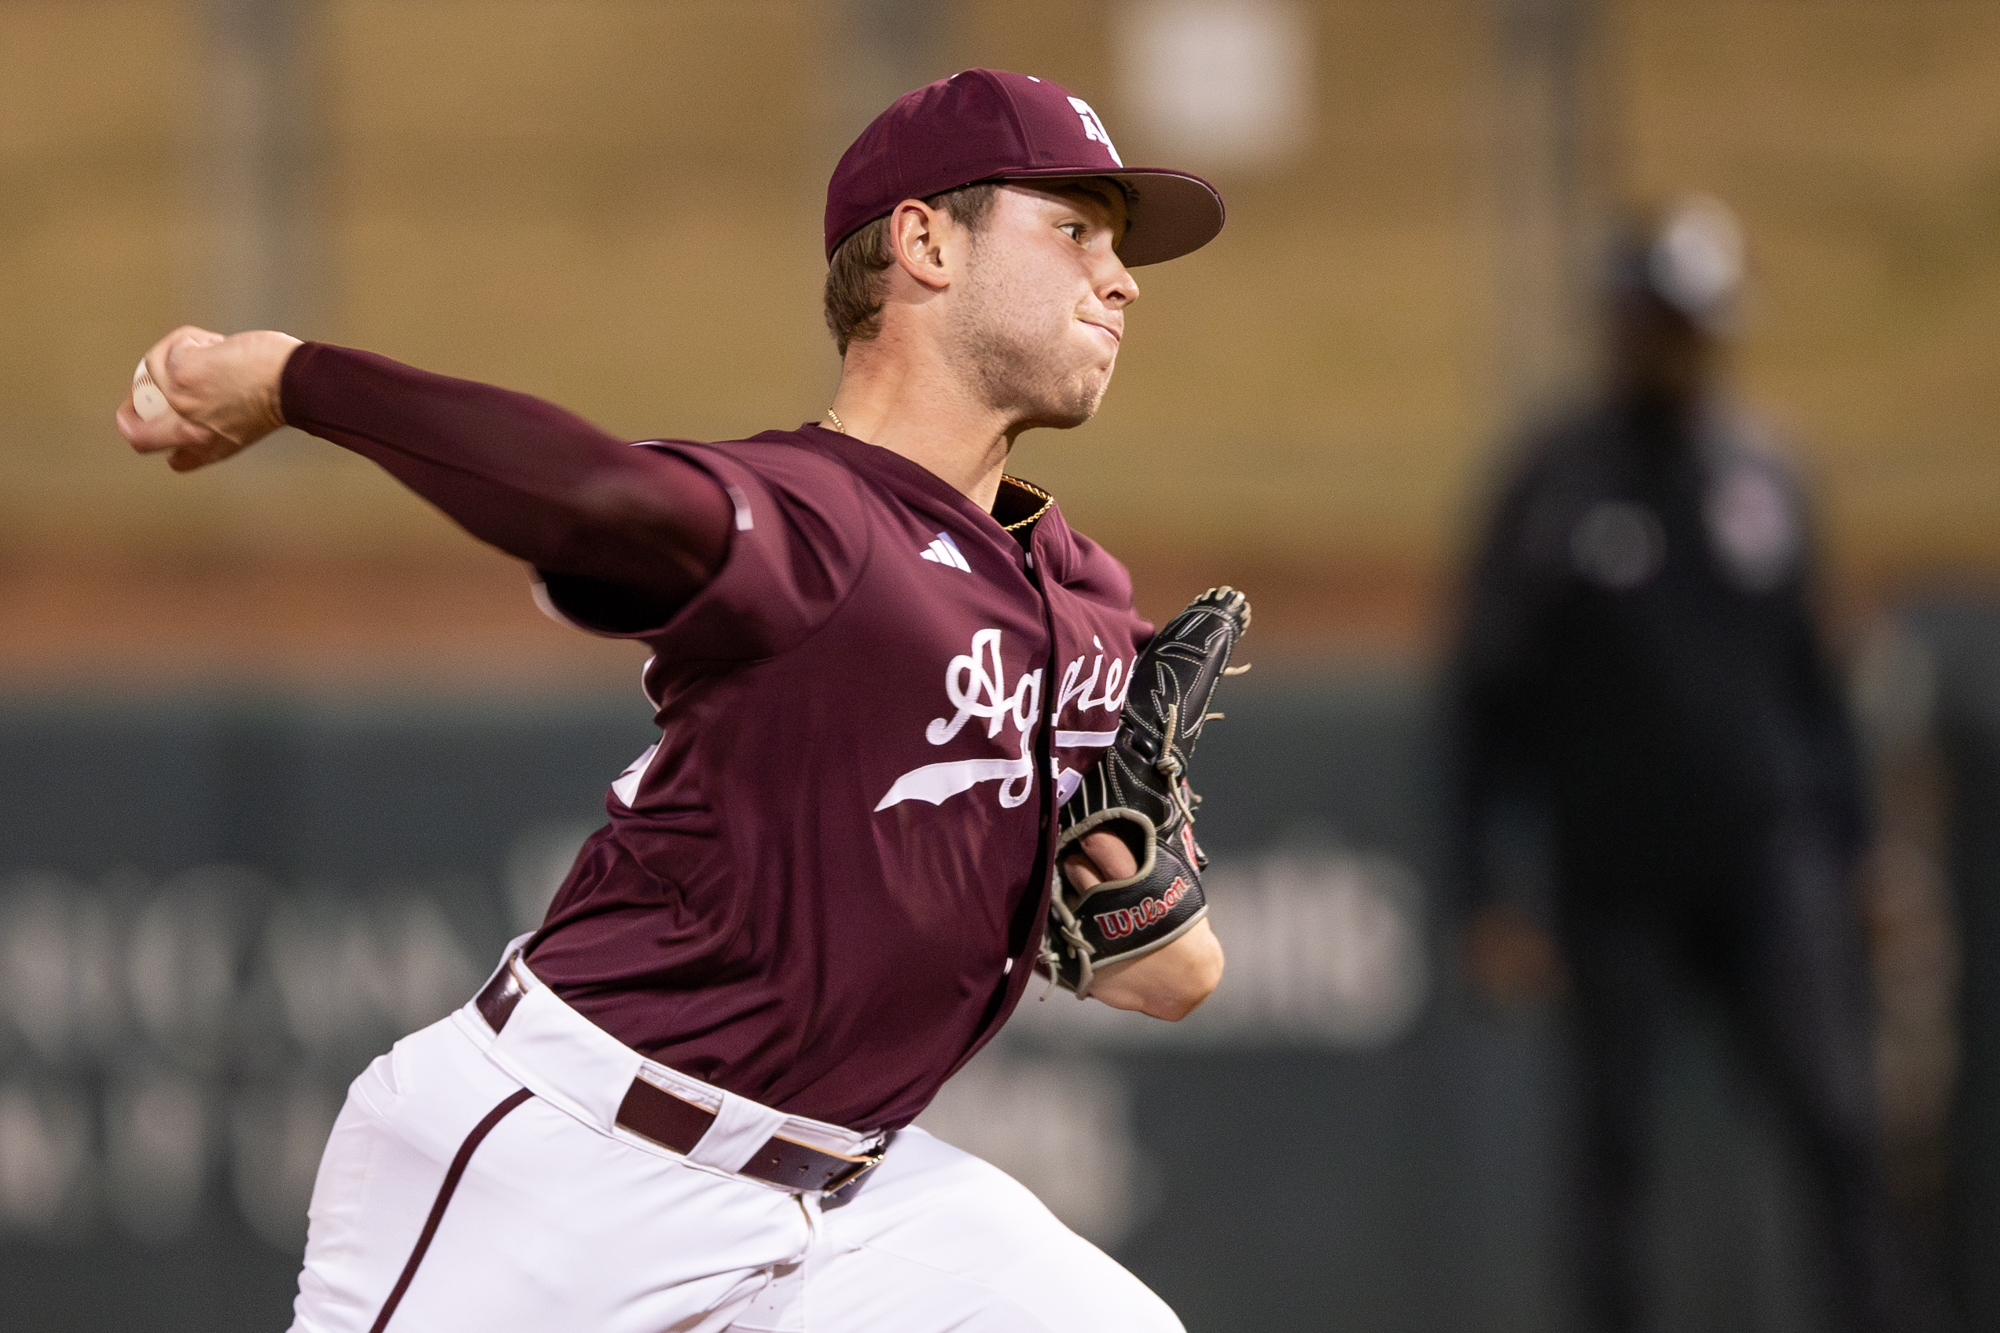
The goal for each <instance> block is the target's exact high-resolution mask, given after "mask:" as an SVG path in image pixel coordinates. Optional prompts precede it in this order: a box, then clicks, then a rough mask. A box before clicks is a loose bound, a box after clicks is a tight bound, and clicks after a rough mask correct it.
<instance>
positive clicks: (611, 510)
mask: <svg viewBox="0 0 2000 1333" xmlns="http://www.w3.org/2000/svg"><path fill="white" fill-rule="evenodd" d="M281 394H282V406H283V410H284V414H285V420H286V422H287V423H289V424H290V425H293V426H296V427H298V428H299V429H300V430H303V431H307V432H310V433H311V434H313V435H317V436H319V437H321V438H322V439H326V440H331V441H332V442H333V443H335V444H338V445H341V446H343V447H345V448H348V449H352V450H353V451H354V452H356V453H358V454H361V455H363V456H365V457H367V458H371V459H373V460H374V461H375V462H376V463H378V464H380V465H381V466H382V467H383V468H384V469H386V470H387V471H388V472H389V473H390V474H392V475H393V476H395V477H396V478H397V480H399V481H401V482H402V483H403V484H404V485H406V486H408V487H409V488H410V489H411V490H413V491H415V492H416V493H417V494H419V495H421V496H423V497H424V498H425V499H426V500H429V501H430V502H431V503H432V504H434V505H436V506H437V507H438V508H439V509H442V510H443V511H444V512H445V513H446V514H448V515H450V517H451V518H452V519H453V520H454V521H456V522H457V523H458V524H459V525H460V526H461V527H463V528H464V529H465V530H466V531H467V532H470V533H471V534H472V535H473V536H475V537H477V538H479V539H480V540H481V541H484V542H488V543H491V544H492V545H494V546H497V547H499V548H500V549H501V550H503V551H506V552H508V553H510V554H512V555H516V556H519V557H520V558H521V559H523V560H526V561H529V562H530V563H532V564H533V565H534V566H535V567H536V568H538V569H540V570H542V571H543V572H544V573H547V574H556V575H565V576H569V577H570V578H574V579H587V580H595V581H598V582H601V583H603V584H606V585H610V587H612V588H615V589H616V590H617V591H618V592H619V594H620V595H621V600H623V601H624V602H625V603H626V604H627V606H628V610H629V612H630V613H631V614H635V615H638V616H640V617H641V618H645V617H647V616H655V617H658V619H654V620H653V622H652V623H659V621H660V620H663V619H664V618H665V616H666V614H668V613H670V612H671V610H672V609H673V608H674V607H677V606H679V605H680V604H682V603H683V602H685V601H686V600H687V599H688V598H690V597H692V596H693V595H694V593H695V592H696V591H698V590H699V589H700V588H701V586H702V585H703V584H704V583H706V582H707V581H708V580H709V579H710V578H711V577H713V575H714V574H715V572H716V570H718V569H719V568H720V567H721V565H722V560H723V557H724V555H725V554H726V553H727V551H728V546H729V533H730V527H731V523H732V521H733V518H734V512H735V511H734V506H733V505H732V504H731V502H730V499H729V496H728V494H727V493H726V492H725V491H724V490H723V489H722V486H721V485H720V484H719V483H718V482H717V481H716V480H715V479H714V478H713V477H711V476H709V475H708V474H707V473H706V472H703V471H702V470H701V469H700V468H698V467H696V466H695V465H694V464H692V463H689V462H687V461H686V460H684V459H681V458H677V457H674V456H673V455H671V454H665V453H662V452H660V451H658V450H654V449H636V448H633V447H632V446H631V445H629V444H627V443H625V442H623V441H621V440H619V439H617V438H615V437H614V436H611V435H607V434H606V433H605V432H603V431H601V430H599V429H598V428H597V427H595V426H593V425H591V424H590V423H589V422H587V421H585V420H584V419H583V418H581V417H579V416H577V415H575V414H574V413H571V412H566V411H564V410H563V409H562V408H559V407H556V406H554V405H553V404H550V403H546V402H543V401H542V400H541V399H539V398H533V397H530V396H529V395H527V394H523V393H514V392H512V391H510V390H507V389H496V388H494V387H493V386H492V385H489V384H479V383H476V382H474V381H471V380H459V379H452V378H450V377H448V376H444V375H433V374H430V373H428V372H426V371H421V370H417V369H415V368H414V367H411V366H406V365H403V364H402V363H400V362H397V361H391V360H389V359H388V358H387V357H381V356H376V355H374V354H373V353H371V352H358V351H353V350H351V349H348V348H344V347H332V346H328V345H327V344H325V343H305V344H303V345H301V346H300V347H299V348H297V349H296V350H295V351H293V353H292V355H291V358H290V359H289V360H288V361H287V362H286V363H285V371H284V377H283V381H282V384H281Z"/></svg>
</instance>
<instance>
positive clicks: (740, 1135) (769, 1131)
mask: <svg viewBox="0 0 2000 1333" xmlns="http://www.w3.org/2000/svg"><path fill="white" fill-rule="evenodd" d="M788 1118H789V1117H787V1116H786V1115H785V1113H784V1112H783V1111H778V1110H773V1109H772V1108H771V1107H768V1106H763V1105H760V1104H759V1103H757V1102H753V1101H750V1100H748V1099H746V1098H743V1097H738V1096H737V1095H736V1094H735V1093H733V1092H724V1093H723V1094H722V1106H721V1109H719V1110H718V1111H717V1112H716V1115H715V1123H714V1124H712V1125H710V1126H709V1127H708V1132H707V1133H706V1134H703V1135H702V1136H701V1142H699V1143H697V1144H695V1145H694V1147H692V1148H690V1149H688V1154H687V1159H688V1160H689V1161H690V1162H695V1163H698V1164H700V1165H702V1166H712V1167H714V1168H715V1169H716V1170H718V1171H740V1170H741V1169H742V1168H743V1164H744V1163H746V1162H748V1161H749V1160H750V1158H751V1157H752V1155H754V1154H755V1153H756V1151H757V1150H758V1149H759V1148H762V1147H763V1146H764V1145H765V1144H766V1143H768V1142H769V1141H770V1139H771V1136H772V1135H773V1134H776V1133H777V1132H778V1130H779V1129H780V1128H781V1127H782V1126H783V1125H784V1123H785V1121H786V1120H787V1119H788Z"/></svg>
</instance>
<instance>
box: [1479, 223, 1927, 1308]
mask: <svg viewBox="0 0 2000 1333" xmlns="http://www.w3.org/2000/svg"><path fill="white" fill-rule="evenodd" d="M1725 217H1726V215H1725ZM1698 221H1699V219H1698ZM1709 221H1711V222H1712V221H1713V219H1712V218H1711V219H1709ZM1671 225H1672V224H1671V219H1670V220H1669V222H1668V223H1666V224H1662V226H1661V227H1660V229H1659V230H1658V231H1654V232H1649V233H1648V234H1646V235H1645V236H1644V237H1642V238H1641V239H1640V241H1639V242H1637V243H1635V244H1634V245H1633V247H1632V248H1631V249H1630V251H1629V252H1628V253H1626V254H1625V255H1624V256H1623V259H1622V263H1623V270H1622V273H1623V282H1622V284H1621V285H1620V287H1619V289H1618V290H1617V291H1616V293H1615V299H1614V312H1613V323H1614V325H1616V326H1617V342H1616V345H1617V352H1616V355H1615V357H1614V361H1615V363H1616V364H1615V365H1614V371H1613V376H1612V380H1613V387H1612V389H1611V390H1610V392H1608V393H1607V394H1606V395H1605V396H1604V397H1603V399H1602V400H1601V401H1599V402H1597V403H1595V404H1593V405H1591V406H1589V407H1587V408H1585V409H1584V410H1582V411H1580V412H1578V413H1576V414H1575V415H1574V416H1572V417H1571V418H1569V419H1568V420H1566V421H1564V422H1562V423H1561V424H1558V425H1557V426H1555V427H1554V428H1553V429H1550V430H1547V431H1546V432H1544V433H1543V434H1542V435H1540V436H1539V437H1538V438H1536V439H1534V440H1533V441H1531V443H1530V444H1529V446H1528V447H1527V449H1526V450H1525V452H1524V454H1523V456H1522V457H1521V458H1520V459H1519V460H1518V462H1517V464H1516V467H1515V470H1514V473H1513V475H1512V478H1511V480H1509V481H1508V483H1507V484H1506V485H1505V487H1504V489H1503V491H1502V493H1501V495H1500V497H1499V500H1498V504H1497V506H1496V508H1495V510H1494V514H1493V517H1492V519H1491V522H1490V527H1489V529H1488V531H1487V532H1486V534H1485V537H1484V541H1483V544H1482V545H1481V547H1480V549H1479V552H1478V555H1477V558H1476V561H1475V563H1474V565H1473V568H1472V573H1471V578H1470V583H1469V588H1468V590H1467V596H1466V603H1465V607H1464V620H1463V627H1462V638H1461V641H1460V643H1459V646H1458V651H1457V654H1456V657H1455V660H1454V663H1453V668H1452V675H1451V682H1452V683H1451V692H1452V707H1453V714H1454V736H1455V742H1456V746H1455V752H1456V759H1457V768H1456V777H1457V796H1458V799H1459V808H1460V814H1461V817H1462V828H1463V831H1464V833H1465V834H1466V835H1467V836H1466V842H1465V845H1466V850H1467V852H1468V855H1467V857H1466V862H1467V870H1468V875H1469V878H1470V880H1471V892H1472V896H1473V899H1474V903H1473V905H1474V907H1475V908H1478V907H1481V906H1482V905H1484V904H1485V900H1486V899H1488V898H1490V897H1491V896H1492V895H1493V893H1494V887H1493V883H1492V882H1493V881H1494V879H1495V878H1496V874H1495V868H1494V866H1493V865H1492V864H1490V863H1491V862H1492V860H1493V858H1492V856H1491V855H1490V854H1489V853H1488V852H1487V850H1486V849H1487V848H1488V847H1490V846H1491V845H1492V842H1493V837H1492V835H1493V833H1494V831H1495V829H1496V827H1498V826H1501V825H1503V824H1505V822H1506V821H1507V820H1508V819H1509V818H1510V816H1509V814H1508V812H1509V811H1514V812H1518V811H1521V810H1523V809H1527V810H1534V811H1538V812H1540V820H1541V822H1542V823H1543V824H1544V825H1545V827H1546V829H1547V832H1548V837H1547V838H1546V844H1547V848H1546V850H1547V857H1546V859H1547V862H1548V868H1549V870H1550V871H1551V872H1552V874H1551V876H1550V878H1551V880H1552V895H1551V896H1552V899H1553V902H1552V907H1553V919H1554V920H1553V924H1554V928H1555V937H1556V941H1555V942H1556V945H1557V948H1558V952H1559V954H1560V957H1561V959H1562V961H1563V964H1564V967H1565V970H1566V973H1567V976H1568V981H1569V985H1570V996H1569V999H1570V1010H1571V1014H1572V1017H1573V1030H1574V1035H1575V1038H1576V1051H1577V1072H1578V1077H1579V1084H1580V1092H1581V1109H1582V1113H1583V1114H1582V1120H1581V1125H1580V1136H1579V1141H1578V1143H1577V1145H1576V1146H1577V1153H1578V1165H1579V1167H1580V1171H1579V1197H1578V1199H1577V1204H1578V1207H1577V1215H1576V1217H1575V1219H1574V1220H1575V1222H1576V1224H1577V1234H1578V1240H1579V1243H1580V1244H1579V1248H1580V1256H1579V1257H1580V1270H1581V1271H1580V1273H1579V1277H1580V1278H1581V1281H1582V1286H1583V1292H1582V1295H1583V1298H1584V1314H1585V1317H1586V1323H1587V1326H1589V1327H1593V1328H1599V1329H1606V1330H1626V1329H1636V1328H1639V1327H1642V1326H1646V1325H1647V1324H1648V1323H1649V1320H1648V1319H1647V1318H1646V1317H1645V1314H1644V1299H1643V1284H1642V1280H1641V1276H1642V1269H1643V1267H1644V1265H1643V1257H1642V1256H1643V1250H1642V1244H1643V1235H1644V1207H1643V1205H1644V1198H1645V1194H1644V1190H1643V1188H1642V1187H1643V1184H1644V1175H1645V1155H1646V1154H1645V1151H1644V1149H1645V1145H1646V1142H1647V1139H1648V1135H1647V1132H1646V1124H1645V1118H1644V1114H1643V1112H1644V1109H1645V1106H1646V1103H1647V1100H1648V1097H1647V1094H1648V1087H1647V1083H1648V1075H1649V1072H1650V1069H1651V1067H1652V1064H1653V1056H1654V1049H1655V1044H1656V1040H1657V1034H1658V1028H1659V1018H1660V1014H1661V1011H1662V1009H1663V1008H1664V1006H1665V1004H1666V1002H1667V1000H1668V997H1669V995H1670V994H1671V987H1672V983H1673V981H1674V980H1676V979H1686V978H1689V977H1692V978H1694V979H1697V980H1698V981H1700V982H1701V983H1704V984H1706V985H1707V986H1708V987H1709V988H1710V989H1711V990H1712V991H1713V992H1715V993H1717V994H1718V995H1719V996H1720V997H1721V999H1722V1000H1723V1002H1724V1004H1725V1006H1726V1012H1727V1013H1728V1015H1729V1017H1730V1018H1731V1020H1732V1026H1733V1028H1734V1030H1735V1032H1736V1033H1737V1035H1739V1036H1741V1037H1742V1038H1744V1039H1745V1040H1746V1042H1747V1045H1748V1046H1749V1048H1750V1055H1751V1064H1752V1066H1753V1067H1754V1069H1755V1070H1756V1071H1757V1072H1758V1074H1759V1075H1760V1076H1764V1077H1765V1081H1766V1082H1767V1083H1768V1085H1769V1087H1770V1088H1771V1090H1772V1091H1773V1092H1774V1093H1775V1096H1776V1100H1777V1102H1778V1104H1779V1105H1780V1106H1781V1108H1782V1110H1783V1112H1784V1113H1785V1116H1786V1118H1787V1120H1788V1121H1789V1124H1790V1126H1791V1128H1792V1129H1793V1130H1794V1131H1795V1137H1796V1140H1797V1142H1798V1143H1799V1144H1800V1145H1801V1146H1802V1148H1803V1160H1804V1162H1805V1164H1806V1165H1807V1167H1808V1170H1809V1173H1810V1178H1811V1181H1812V1184H1813V1186H1814V1187H1815V1190H1816V1192H1817V1194H1818V1195H1819V1198H1818V1200H1817V1203H1818V1204H1819V1205H1821V1206H1820V1210H1819V1215H1820V1216H1821V1217H1822V1218H1823V1219H1824V1221H1825V1224H1826V1229H1825V1240H1826V1241H1827V1245H1826V1247H1825V1249H1824V1250H1823V1252H1822V1253H1823V1255H1824V1259H1825V1265H1824V1267H1825V1273H1826V1276H1827V1283H1826V1287H1827V1292H1828V1307H1829V1320H1830V1322H1829V1325H1828V1326H1830V1327H1841V1328H1855V1329H1860V1328H1871V1329H1872V1328H1879V1327H1887V1326H1891V1325H1892V1324H1893V1323H1894V1320H1895V1318H1896V1314H1895V1311H1896V1309H1897V1307H1898V1305H1899V1304H1900V1302H1899V1301H1898V1300H1897V1299H1896V1298H1895V1297H1894V1296H1892V1294H1891V1292H1890V1288H1891V1286H1892V1285H1895V1283H1893V1282H1892V1280H1891V1276H1890V1267H1891V1253H1890V1249H1891V1246H1890V1237H1889V1226H1888V1222H1887V1219H1886V1216H1885V1207H1886V1205H1885V1203H1884V1196H1883V1193H1882V1189H1881V1184H1880V1169H1879V1150H1878V1146H1877V1134H1876V1129H1875V1106H1874V1088H1873V1070H1872V1063H1871V1055H1870V1042H1871V1036H1870V1029H1869V1021H1868V1005H1867V986H1866V974H1865V962H1864V957H1863V952H1862V940H1861V934H1860V930H1859V923H1858V920H1857V913H1856V909H1855V903H1854V899H1853V894H1852V890H1851V881H1852V872H1853V869H1854V866H1855V862H1856V859H1857V854H1858V852H1859V851H1860V849H1861V846H1862V841H1863V837H1864V806H1863V799H1862V795H1861V789H1862V784H1861V777H1860V773H1859V764H1858V760H1857V755H1856V745H1855V741H1854V737H1853V734H1852V731H1851V728H1850V725H1849V722H1848V719H1847V718H1846V716H1845V714H1844V711H1843V707H1842V703H1841V699H1840V695H1839V691H1838V687H1837V684H1836V682H1835V680H1834V678H1833V676H1832V675H1831V674H1830V672H1829V670H1828V668H1827V665H1826V663H1825V660H1824V657H1823V654H1822V651H1821V645H1820V643H1819V639H1818V635H1817V633H1816V630H1815V625H1814V621H1813V616H1812V612H1811V608H1810V605H1809V601H1808V585H1809V575H1810V572H1811V561H1810V551H1811V540H1810V533H1809V528H1808V519H1807V513H1806V507H1805V504H1804V502H1803V498H1802V495H1801V493H1800V490H1799V487H1798V485H1797V484H1796V482H1795V480H1794V478H1793V476H1792V474H1791V473H1790V472H1789V470H1788V469H1787V468H1786V467H1785V466H1784V465H1783V464H1782V463H1781V462H1780V461H1779V459H1778V458H1777V457H1776V456H1775V454H1773V453H1772V452H1771V451H1770V450H1769V449H1768V448H1766V447H1765V446H1764V445H1763V444H1762V443H1761V442H1760V441H1759V439H1758V438H1757V432H1756V431H1755V429H1754V428H1753V427H1752V426H1751V425H1750V424H1749V423H1748V422H1747V421H1746V420H1744V419H1743V418H1741V417H1739V416H1736V415H1734V414H1732V413H1731V412H1730V411H1728V410H1727V409H1724V408H1722V407H1720V406H1718V405H1717V403H1716V400H1715V398H1714V395H1713V394H1712V392H1711V390H1710V383H1709V381H1710V379H1711V377H1712V369H1711V368H1712V362H1713V352H1714V345H1715V342H1716V339H1715V333H1714V329H1713V327H1712V325H1710V324H1707V323H1705V321H1704V316H1709V315H1713V314H1714V313H1716V311H1715V306H1714V304H1713V302H1714V301H1716V300H1719V299H1721V298H1722V297H1723V296H1724V295H1726V294H1725V293H1719V292H1713V291H1711V292H1710V293H1709V296H1710V301H1711V304H1710V305H1709V306H1707V307H1706V308H1704V307H1703V306H1702V305H1701V304H1700V303H1699V302H1698V301H1696V300H1694V299H1693V298H1692V297H1691V296H1690V294H1689V293H1688V292H1686V291H1685V290H1676V289H1675V287H1674V284H1673V282H1672V279H1673V277H1674V274H1673V271H1672V260H1673V259H1674V258H1675V256H1674V255H1673V254H1672V253H1671V250H1670V248H1669V246H1668V241H1667V239H1663V238H1670V237H1671V236H1672V231H1671ZM1686 239H1687V238H1686V237H1685V236H1683V237H1682V240H1683V241H1684V242H1685V241H1686ZM1694 239H1695V240H1696V241H1700V240H1701V239H1702V238H1701V237H1700V236H1699V235H1696V236H1695V238H1694ZM1728 240H1729V237H1728V236H1727V235H1724V236H1723V237H1722V238H1721V243H1722V244H1724V245H1726V244H1727V243H1728ZM1683 248H1684V249H1687V248H1689V247H1688V246H1686V245H1685V244H1684V246H1683ZM1692 248H1693V250H1694V253H1693V255H1692V258H1693V260H1694V261H1695V262H1696V263H1697V264H1699V262H1700V261H1702V260H1703V259H1704V258H1706V259H1708V260H1711V261H1713V259H1714V256H1713V255H1707V256H1704V255H1703V254H1702V253H1701V251H1700V249H1699V247H1698V246H1694V247H1692ZM1682 258H1684V259H1685V258H1687V256H1685V255H1683V256H1682ZM1724 258H1725V259H1726V258H1728V256H1727V255H1725V256H1724ZM1714 267H1715V265H1714V264H1713V263H1712V262H1711V264H1710V268H1711V272H1710V273H1709V274H1708V276H1709V277H1711V278H1713V277H1714V276H1715V275H1714V273H1713V272H1712V270H1713V268H1714ZM1695 276H1696V277H1697V278H1699V277H1701V276H1703V275H1702V274H1700V273H1699V272H1697V274H1696V275H1695ZM1724 276H1728V275H1726V274H1725V275H1724ZM1687 285H1693V286H1696V287H1699V285H1700V284H1699V283H1694V284H1685V283H1684V284H1683V286H1684V287H1685V286H1687ZM1711 286H1713V283H1711ZM1694 295H1695V296H1699V295H1700V293H1699V292H1698V291H1697V292H1696V293H1694Z"/></svg>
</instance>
